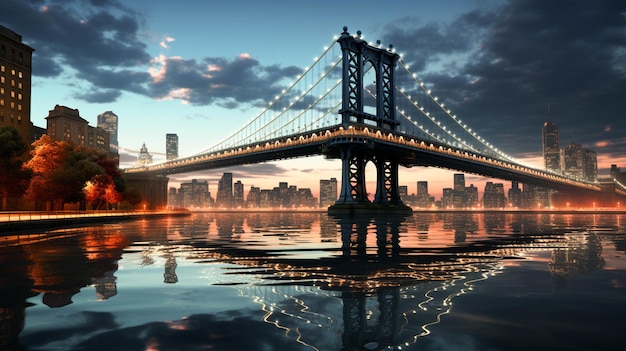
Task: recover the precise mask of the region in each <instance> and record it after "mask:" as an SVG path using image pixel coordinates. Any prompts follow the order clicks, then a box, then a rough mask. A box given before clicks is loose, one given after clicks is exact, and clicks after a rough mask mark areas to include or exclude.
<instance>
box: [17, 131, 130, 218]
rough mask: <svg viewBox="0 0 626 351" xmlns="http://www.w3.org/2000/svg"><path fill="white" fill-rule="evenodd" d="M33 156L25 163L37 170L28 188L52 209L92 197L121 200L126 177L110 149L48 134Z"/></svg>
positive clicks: (96, 200) (96, 201)
mask: <svg viewBox="0 0 626 351" xmlns="http://www.w3.org/2000/svg"><path fill="white" fill-rule="evenodd" d="M31 154H32V158H31V159H30V161H28V162H27V163H26V164H25V165H24V167H25V168H27V169H30V170H31V171H32V172H33V178H32V179H31V182H30V185H29V187H28V190H27V192H26V195H27V196H28V197H29V198H30V199H32V200H43V201H46V202H47V203H48V205H47V208H48V209H62V208H63V205H64V204H65V203H70V202H81V203H83V202H84V201H90V202H92V204H94V205H95V207H98V208H99V207H100V205H101V204H102V202H103V201H104V202H105V203H118V202H120V201H121V195H120V194H121V193H122V192H123V191H124V181H123V179H122V176H121V172H120V170H119V168H118V167H117V162H116V160H115V159H113V158H111V157H109V156H108V154H107V153H106V152H103V151H99V150H96V149H93V148H87V147H83V146H74V145H73V144H70V143H67V142H65V141H57V140H53V139H52V138H50V137H49V136H47V135H44V136H42V137H41V138H40V139H39V140H37V141H36V142H34V143H33V150H32V151H31Z"/></svg>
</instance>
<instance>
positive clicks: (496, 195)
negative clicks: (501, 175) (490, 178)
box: [483, 182, 506, 208]
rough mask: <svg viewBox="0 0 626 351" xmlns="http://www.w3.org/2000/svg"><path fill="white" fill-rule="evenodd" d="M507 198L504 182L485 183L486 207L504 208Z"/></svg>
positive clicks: (484, 201)
mask: <svg viewBox="0 0 626 351" xmlns="http://www.w3.org/2000/svg"><path fill="white" fill-rule="evenodd" d="M505 206H506V199H505V197H504V184H502V183H493V182H487V183H485V192H484V193H483V207H484V208H504V207H505Z"/></svg>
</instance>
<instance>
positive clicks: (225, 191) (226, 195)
mask: <svg viewBox="0 0 626 351" xmlns="http://www.w3.org/2000/svg"><path fill="white" fill-rule="evenodd" d="M215 203H216V205H217V206H218V207H224V208H232V207H233V174H232V173H224V174H223V175H222V178H221V179H220V180H219V182H218V183H217V195H216V197H215Z"/></svg>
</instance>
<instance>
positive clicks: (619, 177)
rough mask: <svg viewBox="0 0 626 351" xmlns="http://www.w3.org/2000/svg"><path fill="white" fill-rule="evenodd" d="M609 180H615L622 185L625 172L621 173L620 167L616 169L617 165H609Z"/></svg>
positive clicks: (625, 178)
mask: <svg viewBox="0 0 626 351" xmlns="http://www.w3.org/2000/svg"><path fill="white" fill-rule="evenodd" d="M611 179H615V180H616V181H618V182H620V183H622V184H626V172H622V170H621V169H620V167H617V165H611Z"/></svg>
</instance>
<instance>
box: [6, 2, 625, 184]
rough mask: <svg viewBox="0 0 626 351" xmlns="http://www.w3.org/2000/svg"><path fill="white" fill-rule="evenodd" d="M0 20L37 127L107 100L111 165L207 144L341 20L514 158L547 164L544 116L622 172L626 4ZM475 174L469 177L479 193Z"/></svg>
mask: <svg viewBox="0 0 626 351" xmlns="http://www.w3.org/2000/svg"><path fill="white" fill-rule="evenodd" d="M0 24H1V25H4V26H5V27H8V28H9V29H11V30H13V31H15V32H17V33H18V34H20V35H22V38H23V42H24V43H25V44H27V45H29V46H31V47H33V48H34V49H35V52H34V54H33V78H32V102H31V121H32V122H33V123H34V124H35V125H37V126H41V127H45V125H46V124H45V123H46V122H45V117H46V116H47V115H48V111H50V110H52V109H53V108H54V106H55V105H57V104H59V105H64V106H67V107H70V108H76V109H78V110H79V112H80V115H81V117H83V118H85V119H86V120H88V121H89V122H90V125H93V126H95V125H96V122H97V115H98V114H100V113H102V112H105V111H113V112H114V113H115V114H117V115H118V116H119V126H118V128H119V132H118V139H119V144H120V146H121V147H122V148H123V150H122V152H121V167H127V166H130V165H132V163H133V162H134V161H135V160H136V153H135V152H134V151H136V150H139V149H140V148H141V145H142V144H143V143H145V144H146V146H147V148H148V150H149V151H150V152H151V153H152V154H153V155H154V157H155V160H158V159H159V158H160V159H163V158H164V156H163V153H164V152H165V134H167V133H176V134H178V137H179V155H181V156H189V155H192V154H194V153H197V152H200V151H202V150H204V149H207V148H208V147H210V146H212V145H213V144H216V143H217V142H218V141H220V140H222V139H223V138H224V137H225V136H226V135H228V134H230V133H231V132H233V131H235V130H236V129H238V128H239V127H240V126H242V125H243V124H244V123H245V122H246V121H248V120H249V119H250V118H251V117H253V116H255V115H256V114H257V113H258V112H260V111H262V109H263V107H264V106H266V105H267V101H269V100H270V99H272V98H273V97H274V95H276V92H277V91H280V90H281V89H282V88H283V87H286V86H287V84H288V82H290V81H293V80H294V79H295V78H296V76H297V75H298V74H300V73H301V72H302V71H303V70H304V68H305V67H306V66H308V65H310V64H311V63H312V62H313V59H314V58H315V57H316V56H318V55H320V54H321V53H322V50H323V48H324V47H325V46H329V45H330V44H332V42H333V37H334V36H336V35H339V34H340V33H341V32H342V28H343V27H344V26H347V27H348V29H349V31H350V32H351V33H355V32H356V31H357V30H361V31H362V33H363V34H364V36H365V38H366V39H367V40H370V39H371V40H377V39H378V40H381V42H382V43H383V45H388V44H393V46H394V47H395V48H396V50H397V51H398V52H399V53H401V54H402V57H403V61H404V62H405V63H407V64H408V65H410V67H411V70H412V71H413V72H415V73H417V74H418V76H419V77H420V79H421V80H422V81H424V82H425V83H426V85H427V86H429V88H430V89H432V91H433V92H434V93H435V94H436V95H437V96H438V97H439V99H440V101H443V102H445V104H446V106H447V107H450V108H451V109H453V111H455V114H456V115H457V116H459V118H462V119H463V121H464V122H465V123H467V124H468V125H469V126H470V127H472V128H473V129H474V130H475V131H477V133H478V134H480V135H482V136H484V137H485V138H486V139H488V141H489V142H490V143H491V144H493V145H494V146H496V147H498V148H499V149H500V150H502V151H504V152H505V153H507V154H509V155H511V156H513V157H515V158H517V159H519V160H520V161H523V162H525V163H528V164H531V165H536V166H537V167H543V161H542V157H541V155H542V150H541V126H542V124H543V122H544V121H545V120H546V118H548V117H549V118H551V119H552V121H553V122H554V123H556V124H557V125H558V126H559V128H560V139H561V147H565V146H566V145H567V144H569V143H570V142H571V141H574V142H576V143H579V144H582V146H583V148H586V149H591V150H594V151H596V152H597V153H598V168H599V175H600V176H608V174H609V172H608V169H609V168H610V166H611V164H617V165H618V166H621V167H624V168H626V2H624V1H622V0H597V1H587V0H571V1H567V2H563V1H546V0H441V1H436V2H435V1H426V0H423V1H422V0H406V1H403V0H399V1H388V2H384V5H383V2H380V1H379V2H374V1H369V0H361V1H350V0H346V1H341V2H337V1H326V0H321V1H314V2H313V1H311V2H299V1H288V0H284V1H283V0H281V1H252V0H245V1H237V0H233V1H226V2H217V1H201V0H188V1H177V2H172V1H161V0H151V1H148V0H129V1H117V0H89V1H88V0H84V1H81V0H74V1H72V0H49V1H46V0H3V1H1V2H0ZM216 68H219V70H216ZM216 72H219V74H218V73H216ZM124 150H127V151H124ZM340 168H341V165H340V162H339V161H337V160H325V159H323V158H322V157H309V158H303V159H296V160H290V161H277V162H271V163H265V164H257V165H247V166H241V167H233V168H228V169H218V170H210V171H204V172H196V173H190V174H180V175H172V176H170V186H177V184H179V183H180V182H184V181H190V180H191V179H193V178H195V179H199V180H208V181H209V188H210V191H211V192H212V193H215V192H216V191H217V179H219V177H220V176H221V174H222V173H223V172H232V173H233V178H234V180H235V181H236V180H241V181H242V182H243V183H244V187H245V188H246V190H247V189H249V187H250V186H252V185H255V186H260V187H261V188H264V189H265V188H273V187H275V186H277V185H278V182H279V181H287V182H289V184H292V185H297V186H298V187H300V188H303V187H309V188H311V190H312V191H313V193H314V194H315V195H316V194H317V193H318V191H319V180H320V179H329V178H331V177H336V178H337V179H338V180H340V177H341V172H340ZM371 169H373V166H368V173H367V174H368V175H367V180H368V185H367V190H368V192H371V193H373V192H375V186H374V185H373V184H374V182H375V177H373V176H370V174H371V173H372V170H371ZM453 173H454V172H452V171H443V170H438V169H433V168H422V167H414V168H411V169H401V170H400V183H401V184H403V185H408V186H409V193H414V192H416V182H417V181H418V180H427V181H429V185H430V186H429V190H430V192H431V194H435V196H440V195H437V194H440V193H441V188H443V187H451V186H452V178H453V176H452V174H453ZM485 180H486V179H485V178H483V177H478V176H472V175H466V183H467V185H469V184H470V183H472V184H477V186H479V190H480V191H481V192H482V190H483V189H482V185H478V184H482V183H484V181H485ZM493 181H499V180H493ZM500 182H501V181H500ZM504 183H505V184H507V185H506V186H505V187H508V182H504Z"/></svg>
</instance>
